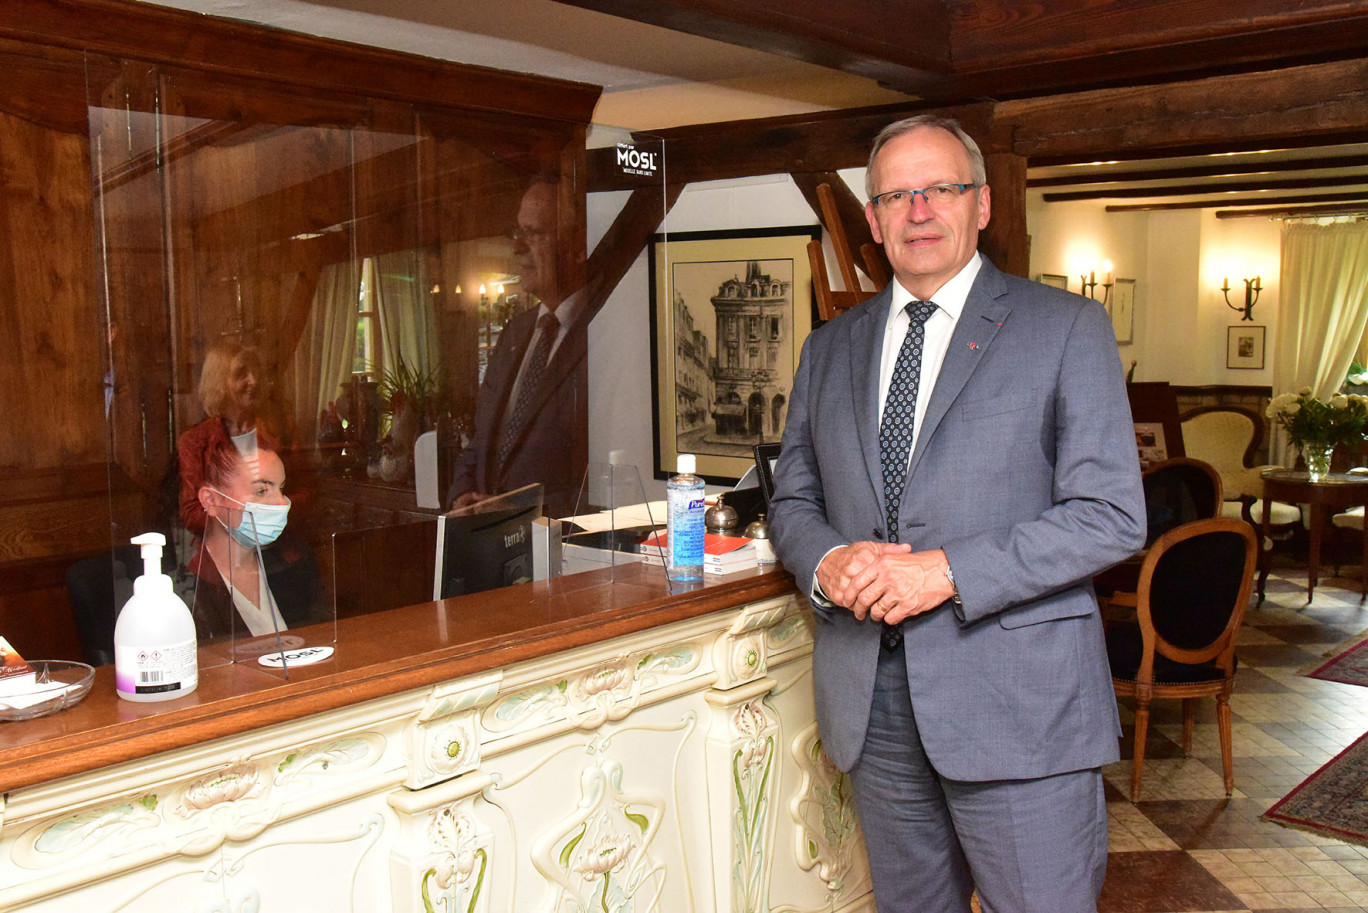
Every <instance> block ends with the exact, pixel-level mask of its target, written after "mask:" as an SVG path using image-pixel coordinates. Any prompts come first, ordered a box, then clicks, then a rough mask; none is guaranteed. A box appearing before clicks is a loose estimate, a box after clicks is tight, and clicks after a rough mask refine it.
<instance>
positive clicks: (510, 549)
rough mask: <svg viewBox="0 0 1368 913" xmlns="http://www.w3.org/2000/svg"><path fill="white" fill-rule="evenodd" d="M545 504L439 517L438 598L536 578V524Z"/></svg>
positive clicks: (435, 587)
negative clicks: (533, 556)
mask: <svg viewBox="0 0 1368 913" xmlns="http://www.w3.org/2000/svg"><path fill="white" fill-rule="evenodd" d="M539 516H541V505H540V504H531V505H527V506H523V507H511V508H504V509H501V510H493V511H486V512H483V513H475V514H466V515H464V516H455V517H451V516H447V517H442V518H440V520H439V522H438V524H437V567H436V573H435V575H434V576H435V580H434V585H433V598H434V599H448V598H450V597H452V596H462V595H464V594H466V593H479V592H482V591H483V590H492V589H494V588H496V587H501V586H511V585H513V584H515V583H526V582H528V581H530V580H531V579H532V521H533V520H535V519H537V517H539Z"/></svg>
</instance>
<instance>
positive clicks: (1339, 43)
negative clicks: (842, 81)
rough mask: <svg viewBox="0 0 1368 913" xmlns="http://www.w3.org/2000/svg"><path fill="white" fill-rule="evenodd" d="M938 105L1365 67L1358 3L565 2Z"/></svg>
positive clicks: (1365, 26)
mask: <svg viewBox="0 0 1368 913" xmlns="http://www.w3.org/2000/svg"><path fill="white" fill-rule="evenodd" d="M561 2H564V3H568V4H569V5H572V6H578V7H582V8H584V9H591V10H597V11H599V12H604V13H610V14H613V15H617V16H622V17H626V18H630V19H635V20H638V21H642V22H649V23H651V24H654V25H660V26H665V27H668V28H672V29H676V30H678V31H682V32H688V33H691V34H694V35H702V36H705V37H708V38H714V39H717V40H720V41H726V42H729V43H731V44H738V45H743V46H747V47H751V48H755V49H757V50H763V51H768V52H770V53H774V54H781V55H785V56H789V57H794V58H798V59H801V60H805V61H808V62H810V63H816V64H820V65H823V66H828V67H833V68H836V69H841V70H845V71H847V72H850V73H856V74H859V75H862V76H867V77H872V78H875V79H877V80H879V81H880V82H882V83H884V84H886V85H888V86H890V87H892V88H895V89H899V90H901V91H904V92H907V93H909V94H912V95H916V96H918V97H920V98H922V99H925V100H927V101H934V102H937V103H940V104H957V103H961V102H966V101H972V100H976V99H982V98H995V99H1004V98H1018V97H1022V96H1030V95H1040V94H1044V93H1053V92H1061V91H1072V90H1078V89H1086V88H1098V87H1103V86H1118V85H1135V84H1138V83H1150V82H1155V81H1164V80H1174V79H1190V78H1193V77H1195V76H1208V75H1213V74H1217V73H1229V72H1236V71H1241V70H1252V69H1268V68H1269V67H1270V66H1287V65H1291V64H1297V63H1312V62H1322V61H1326V60H1333V59H1340V58H1344V57H1358V56H1361V55H1362V54H1363V52H1364V50H1365V48H1368V3H1366V2H1363V0H1298V2H1296V3H1290V2H1288V0H1144V2H1135V0H1131V2H1098V0H1048V2H1042V0H939V2H889V0H843V2H841V3H831V2H829V0H561Z"/></svg>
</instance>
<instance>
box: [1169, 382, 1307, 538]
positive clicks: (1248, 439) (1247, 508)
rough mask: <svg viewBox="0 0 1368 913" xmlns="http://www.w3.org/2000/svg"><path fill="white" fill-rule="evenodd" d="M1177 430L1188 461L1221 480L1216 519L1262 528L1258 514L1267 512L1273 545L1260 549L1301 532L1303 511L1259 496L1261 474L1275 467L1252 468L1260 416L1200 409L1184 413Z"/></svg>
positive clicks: (1260, 433)
mask: <svg viewBox="0 0 1368 913" xmlns="http://www.w3.org/2000/svg"><path fill="white" fill-rule="evenodd" d="M1182 427H1183V444H1184V446H1185V448H1186V451H1187V455H1188V456H1190V457H1195V458H1197V459H1199V460H1203V461H1205V462H1207V463H1210V464H1211V465H1212V467H1214V468H1215V470H1216V471H1217V472H1218V473H1219V474H1220V476H1221V488H1222V491H1223V492H1224V499H1225V500H1224V503H1223V504H1222V505H1221V516H1223V517H1243V518H1244V519H1245V520H1247V521H1248V522H1249V523H1251V524H1253V525H1254V526H1255V527H1258V526H1259V525H1260V524H1261V523H1262V522H1263V512H1264V511H1265V510H1268V511H1270V524H1271V529H1272V534H1273V539H1274V542H1267V543H1264V547H1265V548H1272V547H1273V545H1274V544H1275V543H1276V542H1285V541H1287V540H1289V539H1291V538H1292V537H1293V536H1294V535H1296V534H1297V533H1298V532H1300V530H1301V528H1302V511H1301V508H1300V507H1299V506H1298V505H1296V504H1284V503H1282V502H1281V501H1274V502H1272V503H1268V502H1267V501H1265V499H1264V496H1263V488H1264V486H1263V479H1262V477H1261V476H1260V473H1262V472H1263V471H1264V470H1265V469H1274V468H1276V466H1275V465H1274V464H1264V465H1259V464H1258V463H1256V462H1255V461H1256V460H1257V459H1258V458H1259V454H1260V453H1261V448H1262V446H1263V439H1264V430H1265V427H1266V426H1265V422H1264V420H1263V417H1262V416H1260V415H1259V414H1258V413H1257V412H1254V411H1252V410H1249V409H1242V408H1240V407H1238V406H1204V407H1202V408H1199V409H1193V410H1192V411H1190V412H1188V413H1186V414H1185V415H1184V416H1183V426H1182Z"/></svg>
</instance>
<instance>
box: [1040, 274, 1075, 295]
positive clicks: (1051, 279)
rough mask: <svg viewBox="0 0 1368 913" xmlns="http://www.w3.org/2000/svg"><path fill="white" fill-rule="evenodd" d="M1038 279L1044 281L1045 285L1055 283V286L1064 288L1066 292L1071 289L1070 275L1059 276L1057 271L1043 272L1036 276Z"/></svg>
mask: <svg viewBox="0 0 1368 913" xmlns="http://www.w3.org/2000/svg"><path fill="white" fill-rule="evenodd" d="M1036 280H1037V281H1039V282H1043V283H1044V284H1045V285H1053V286H1054V287H1055V288H1062V289H1064V291H1066V292H1067V291H1068V290H1069V277H1068V276H1059V275H1056V274H1055V273H1041V274H1040V275H1039V276H1036Z"/></svg>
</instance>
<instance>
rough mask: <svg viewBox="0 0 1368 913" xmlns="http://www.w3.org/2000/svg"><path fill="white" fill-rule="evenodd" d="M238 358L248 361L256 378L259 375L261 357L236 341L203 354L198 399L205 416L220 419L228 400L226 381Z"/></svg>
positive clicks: (215, 347) (223, 344)
mask: <svg viewBox="0 0 1368 913" xmlns="http://www.w3.org/2000/svg"><path fill="white" fill-rule="evenodd" d="M239 358H242V359H246V360H248V361H249V362H250V363H251V365H252V366H253V368H254V369H255V371H256V373H257V375H258V377H259V376H260V374H261V356H260V355H259V354H258V353H257V350H256V349H255V348H251V347H249V346H244V345H243V344H242V343H240V342H237V341H231V342H223V343H219V344H218V345H216V346H214V347H213V348H212V349H210V350H209V351H208V352H206V353H204V367H202V368H200V382H199V391H198V392H199V399H200V404H201V405H203V406H204V411H205V413H206V414H207V415H212V416H216V417H221V416H222V415H223V406H224V404H225V403H226V402H227V400H228V380H229V378H230V377H232V375H233V365H234V363H236V362H237V360H238V359H239Z"/></svg>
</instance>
